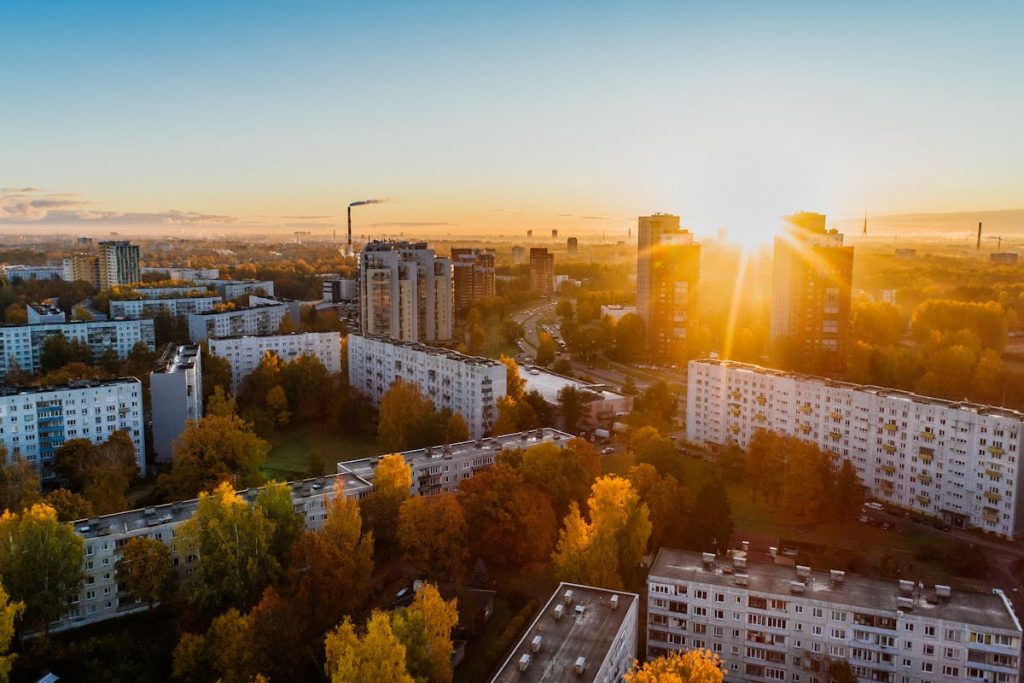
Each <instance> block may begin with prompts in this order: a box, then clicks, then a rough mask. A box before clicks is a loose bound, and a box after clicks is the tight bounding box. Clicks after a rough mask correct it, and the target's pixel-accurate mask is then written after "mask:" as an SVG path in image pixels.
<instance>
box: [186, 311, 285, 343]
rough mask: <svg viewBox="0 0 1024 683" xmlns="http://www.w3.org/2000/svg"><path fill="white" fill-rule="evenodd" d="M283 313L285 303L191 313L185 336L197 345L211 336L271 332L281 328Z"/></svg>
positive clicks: (234, 335)
mask: <svg viewBox="0 0 1024 683" xmlns="http://www.w3.org/2000/svg"><path fill="white" fill-rule="evenodd" d="M285 315H288V307H287V306H285V305H284V304H263V305H259V306H246V307H244V308H234V309H231V310H228V311H205V312H203V313H192V314H190V315H189V316H188V338H189V341H191V342H192V343H193V344H198V343H199V342H201V341H205V340H207V339H210V338H211V337H236V336H240V335H251V334H271V333H273V332H277V330H278V329H279V328H280V327H281V320H282V319H283V318H284V316H285Z"/></svg>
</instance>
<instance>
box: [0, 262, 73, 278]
mask: <svg viewBox="0 0 1024 683" xmlns="http://www.w3.org/2000/svg"><path fill="white" fill-rule="evenodd" d="M0 275H2V276H3V277H4V278H6V279H7V280H13V279H14V278H20V279H22V280H63V279H64V266H63V264H61V265H53V266H21V265H6V264H5V265H0Z"/></svg>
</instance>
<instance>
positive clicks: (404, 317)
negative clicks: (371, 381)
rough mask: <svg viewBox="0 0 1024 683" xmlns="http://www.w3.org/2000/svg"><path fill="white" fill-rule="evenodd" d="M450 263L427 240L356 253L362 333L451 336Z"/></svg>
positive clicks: (379, 245) (383, 245) (384, 244)
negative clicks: (435, 253) (428, 246)
mask: <svg viewBox="0 0 1024 683" xmlns="http://www.w3.org/2000/svg"><path fill="white" fill-rule="evenodd" d="M452 302H453V293H452V262H451V259H446V258H437V257H436V256H435V255H434V251H433V250H432V249H429V248H427V243H426V242H384V241H376V242H370V243H369V244H367V245H366V247H365V248H364V249H363V251H362V252H360V254H359V305H360V312H361V315H360V325H361V327H360V330H361V332H362V333H363V334H365V335H381V336H385V337H390V338H392V339H399V340H401V341H412V342H416V341H419V342H430V341H441V340H446V339H451V338H452V325H453V322H454V318H453V313H452V310H453V303H452Z"/></svg>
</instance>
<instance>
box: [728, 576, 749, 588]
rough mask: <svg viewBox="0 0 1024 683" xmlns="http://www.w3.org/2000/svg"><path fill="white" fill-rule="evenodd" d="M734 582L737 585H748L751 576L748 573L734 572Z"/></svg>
mask: <svg viewBox="0 0 1024 683" xmlns="http://www.w3.org/2000/svg"><path fill="white" fill-rule="evenodd" d="M732 582H733V583H734V584H736V585H737V586H746V585H747V584H748V583H749V582H750V576H749V575H747V574H734V575H733V577H732Z"/></svg>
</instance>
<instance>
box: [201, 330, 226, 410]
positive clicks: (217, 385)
mask: <svg viewBox="0 0 1024 683" xmlns="http://www.w3.org/2000/svg"><path fill="white" fill-rule="evenodd" d="M200 348H201V349H202V352H201V355H202V366H203V405H207V404H208V403H209V400H210V397H211V396H212V395H213V393H214V392H215V391H216V390H217V389H220V390H221V391H222V392H223V393H224V395H228V392H229V391H230V388H231V363H229V362H228V359H227V358H222V357H221V356H215V355H213V354H212V353H210V345H209V344H207V343H206V342H203V343H202V344H201V345H200ZM207 414H210V413H209V408H208V409H207Z"/></svg>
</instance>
